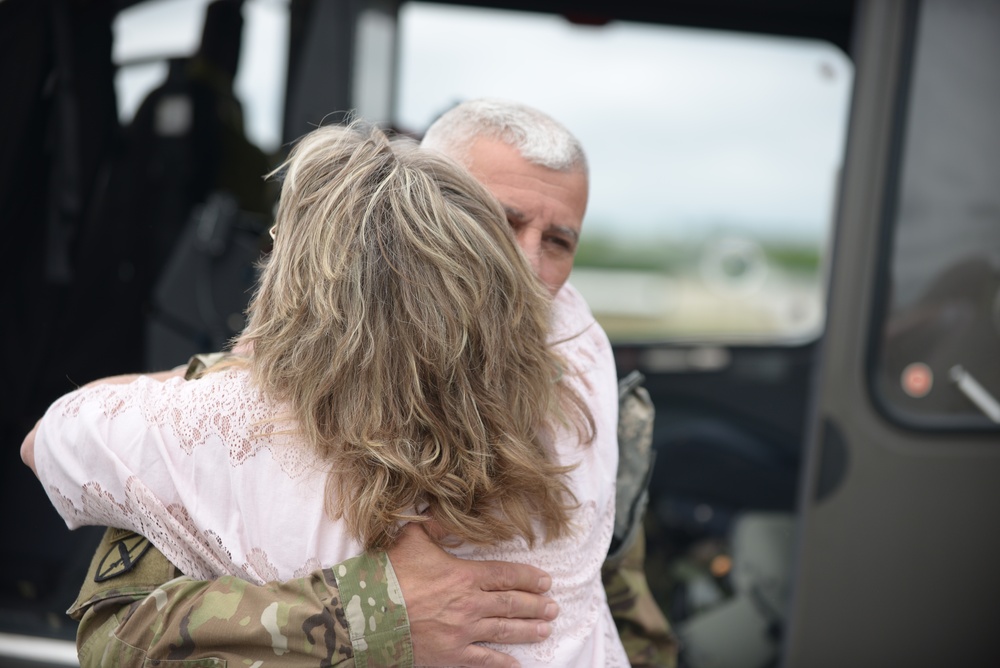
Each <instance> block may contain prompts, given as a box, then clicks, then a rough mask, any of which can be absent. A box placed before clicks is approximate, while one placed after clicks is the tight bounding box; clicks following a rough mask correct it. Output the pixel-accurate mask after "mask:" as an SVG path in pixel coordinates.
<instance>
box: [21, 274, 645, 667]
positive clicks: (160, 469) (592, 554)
mask: <svg viewBox="0 0 1000 668" xmlns="http://www.w3.org/2000/svg"><path fill="white" fill-rule="evenodd" d="M553 318H554V327H553V329H554V331H553V336H554V340H556V341H563V342H562V343H560V344H559V346H560V351H561V352H562V354H563V355H564V356H565V357H566V359H567V361H569V362H570V365H571V367H572V368H573V369H575V373H572V374H571V378H572V382H573V383H574V384H575V385H576V389H577V390H578V391H579V392H580V393H581V394H582V396H584V397H585V398H586V400H587V402H588V405H589V406H590V409H591V411H592V412H593V415H594V419H595V422H596V427H597V437H596V439H595V441H594V443H593V445H592V446H590V447H581V446H580V445H579V444H578V443H577V442H576V439H575V438H574V437H571V436H570V434H568V433H565V434H562V435H560V437H559V438H558V439H557V442H556V452H557V457H558V459H559V461H560V463H570V462H573V463H578V466H577V468H576V469H575V470H574V471H573V472H572V473H571V474H570V486H571V489H572V490H573V492H574V494H576V496H577V499H578V500H579V501H580V504H581V505H580V509H579V511H578V512H577V513H576V515H575V517H574V524H575V525H576V530H575V531H574V532H573V534H572V536H571V537H569V538H565V539H561V540H559V541H553V542H550V543H545V544H536V546H535V548H534V549H530V550H529V549H528V548H527V546H526V544H525V543H524V541H523V540H521V539H517V540H513V541H509V542H507V543H503V544H501V545H498V546H495V547H490V548H482V547H473V546H460V547H459V548H457V549H454V550H452V551H453V552H454V553H455V554H457V555H459V556H463V557H468V558H473V559H503V560H507V561H515V562H523V563H531V564H533V565H535V566H538V567H539V568H542V569H544V570H546V571H547V572H548V573H549V574H550V575H551V576H552V581H553V587H552V591H551V595H552V596H553V597H554V598H555V599H556V601H557V602H558V603H559V605H560V609H561V612H560V615H559V617H558V618H557V619H556V620H555V622H554V631H553V634H552V635H551V636H550V637H549V638H548V639H547V640H546V641H544V642H542V643H538V644H535V645H512V646H504V647H502V650H503V651H505V652H507V653H509V654H511V655H513V656H515V657H516V658H517V659H518V660H519V661H521V663H522V664H523V665H538V664H545V665H564V666H595V667H596V666H602V667H603V666H619V665H620V666H627V665H628V661H627V658H626V656H625V652H624V650H623V648H622V646H621V642H620V641H619V639H618V634H617V631H616V630H615V626H614V622H613V621H612V619H611V615H610V612H609V610H608V605H607V600H606V597H605V593H604V588H603V585H602V584H601V577H600V569H601V564H602V563H603V561H604V558H605V556H606V554H607V550H608V546H609V544H610V540H611V532H612V525H613V520H614V500H615V489H614V481H615V472H616V470H617V460H618V449H617V436H616V425H617V420H618V415H617V411H618V401H617V384H616V374H615V366H614V360H613V358H612V356H611V348H610V344H609V343H608V339H607V336H606V335H605V334H604V331H603V330H602V329H601V328H600V326H599V325H598V324H597V323H596V322H595V321H594V320H593V317H592V316H591V314H590V310H589V308H588V307H587V305H586V303H585V302H584V301H583V298H582V297H581V296H580V295H579V293H578V292H577V291H576V290H575V289H574V288H572V286H570V285H566V286H565V287H564V288H563V289H562V290H560V292H559V294H558V295H557V296H556V299H555V301H554V304H553ZM564 339H566V340H565V341H564ZM282 409H283V407H282V406H275V405H273V404H272V403H270V402H268V401H267V400H265V398H264V397H263V396H262V394H261V393H260V392H259V391H257V390H256V389H255V388H254V386H253V385H252V384H251V383H250V379H249V374H248V373H247V372H246V371H243V370H235V369H234V370H228V371H223V372H216V373H210V374H207V375H206V376H205V377H203V378H202V379H200V380H198V381H195V382H185V381H182V380H180V379H174V380H171V381H167V382H165V383H159V382H156V381H153V380H151V379H148V378H140V379H139V380H137V381H135V382H133V383H130V384H127V385H97V386H93V387H90V388H86V389H81V390H77V391H76V392H72V393H70V394H68V395H66V396H64V397H62V398H61V399H59V400H58V401H57V402H56V403H54V404H53V405H52V406H51V407H50V408H49V410H48V412H47V413H46V415H45V417H44V418H43V419H42V421H41V424H40V426H39V430H38V432H37V435H36V440H35V462H36V466H37V469H38V476H39V478H40V479H41V481H42V483H43V485H44V486H45V489H46V492H47V493H48V495H49V498H50V499H51V501H52V503H53V504H54V505H55V507H56V509H57V510H58V511H59V513H60V514H61V515H62V517H63V519H65V521H66V524H67V526H69V527H70V528H76V527H79V526H83V525H109V526H117V527H122V528H127V529H132V530H134V531H136V532H138V533H141V534H143V535H144V536H146V537H148V538H149V539H150V540H151V541H152V542H153V544H155V545H156V546H157V547H158V548H159V549H160V550H161V551H162V552H163V553H164V554H165V555H166V556H167V557H168V558H169V559H170V560H171V561H172V562H174V564H176V565H177V566H178V567H179V568H180V569H181V570H182V571H183V572H184V573H185V574H187V575H191V576H193V577H195V578H199V579H210V578H213V577H217V576H219V575H227V574H228V575H236V576H238V577H241V578H243V579H246V580H248V581H250V582H255V583H258V584H261V583H264V582H268V581H273V580H287V579H290V578H294V577H300V576H303V575H305V574H307V573H309V572H311V571H313V570H315V569H317V568H320V567H327V566H331V565H333V564H336V563H338V562H340V561H343V560H344V559H347V558H349V557H351V556H354V555H356V554H358V553H359V552H361V547H360V545H358V543H357V542H356V541H354V540H353V539H352V538H351V537H350V536H349V535H348V534H347V531H346V528H345V526H344V524H343V522H340V521H332V520H330V519H329V517H327V516H326V515H325V514H324V510H323V505H324V504H323V493H324V482H325V477H326V471H325V470H324V468H323V466H322V464H321V463H320V462H319V461H317V460H316V459H315V458H314V457H313V456H312V455H311V454H310V451H309V450H308V449H307V448H304V447H301V446H300V445H299V444H298V443H297V442H296V440H295V439H294V437H292V436H288V435H286V434H285V433H283V432H285V431H289V430H286V429H283V428H282V425H281V424H280V422H276V418H279V417H280V416H281V415H282V414H284V413H285V412H284V411H283V410H282Z"/></svg>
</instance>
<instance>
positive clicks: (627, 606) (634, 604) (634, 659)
mask: <svg viewBox="0 0 1000 668" xmlns="http://www.w3.org/2000/svg"><path fill="white" fill-rule="evenodd" d="M645 556H646V540H645V536H644V534H643V533H642V532H641V531H640V532H638V534H637V536H636V540H635V541H634V542H633V543H632V545H631V547H630V548H629V550H628V551H627V552H625V553H624V554H623V555H622V558H621V560H620V561H619V562H618V563H617V564H612V563H611V562H605V564H604V566H603V567H602V569H601V578H602V579H603V581H604V591H605V592H607V595H608V605H609V606H610V607H611V617H612V618H613V619H614V620H615V626H616V627H617V629H618V635H619V637H621V639H622V644H623V645H624V646H625V652H626V654H628V660H629V663H630V664H631V665H632V666H644V667H645V666H656V667H657V668H663V667H665V668H676V666H677V652H678V649H679V645H678V641H677V637H676V636H675V635H674V632H673V630H672V629H671V628H670V624H669V622H667V618H666V617H664V615H663V612H662V611H661V610H660V607H659V605H658V604H657V603H656V599H654V598H653V593H652V592H651V591H650V589H649V583H648V582H647V581H646V570H645V565H644V562H645Z"/></svg>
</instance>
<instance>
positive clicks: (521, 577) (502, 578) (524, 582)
mask: <svg viewBox="0 0 1000 668" xmlns="http://www.w3.org/2000/svg"><path fill="white" fill-rule="evenodd" d="M480 566H481V567H482V575H481V577H480V580H479V588H480V589H482V590H483V591H510V590H514V589H517V590H520V591H526V592H531V593H534V594H544V593H545V592H547V591H548V590H549V589H550V588H551V587H552V578H550V577H549V574H548V573H546V572H545V571H543V570H541V569H540V568H535V567H534V566H528V565H527V564H512V563H508V562H506V561H484V562H482V563H481V564H480Z"/></svg>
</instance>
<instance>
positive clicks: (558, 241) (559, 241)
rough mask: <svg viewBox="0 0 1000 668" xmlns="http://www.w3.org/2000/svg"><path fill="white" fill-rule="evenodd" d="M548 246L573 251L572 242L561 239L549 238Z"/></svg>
mask: <svg viewBox="0 0 1000 668" xmlns="http://www.w3.org/2000/svg"><path fill="white" fill-rule="evenodd" d="M548 241H549V243H550V244H553V245H555V246H558V247H560V248H563V249H565V250H570V251H571V250H573V242H572V241H570V240H569V239H563V238H562V237H549V239H548Z"/></svg>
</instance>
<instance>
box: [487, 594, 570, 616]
mask: <svg viewBox="0 0 1000 668" xmlns="http://www.w3.org/2000/svg"><path fill="white" fill-rule="evenodd" d="M485 596H487V595H486V594H484V597H485ZM481 605H482V606H483V607H482V608H481V609H480V610H478V611H477V616H478V617H481V618H484V619H486V620H489V619H491V618H498V619H535V620H539V621H552V620H553V619H555V618H556V616H557V615H558V614H559V605H558V604H557V603H556V602H555V601H553V600H552V599H551V598H548V597H547V596H540V595H538V594H529V593H527V592H523V591H498V592H492V593H491V594H489V598H483V599H481Z"/></svg>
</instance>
